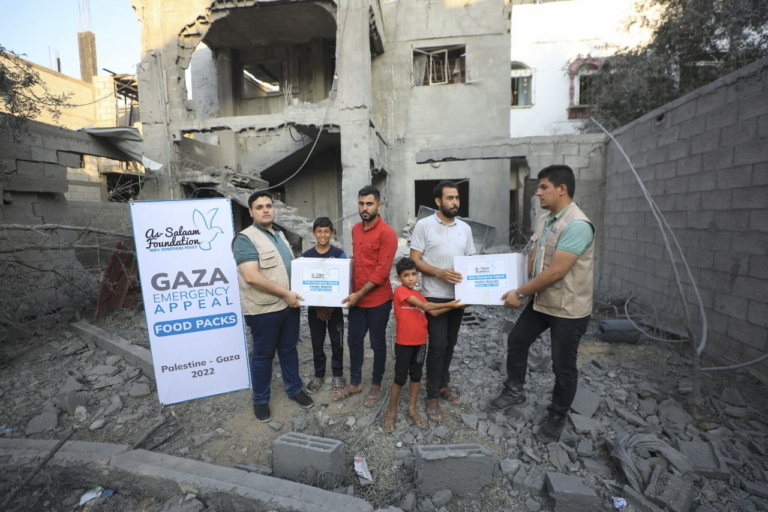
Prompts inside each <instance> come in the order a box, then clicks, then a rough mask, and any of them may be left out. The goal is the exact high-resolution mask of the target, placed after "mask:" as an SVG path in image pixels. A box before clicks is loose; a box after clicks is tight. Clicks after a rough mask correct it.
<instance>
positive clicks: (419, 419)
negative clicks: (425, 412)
mask: <svg viewBox="0 0 768 512" xmlns="http://www.w3.org/2000/svg"><path fill="white" fill-rule="evenodd" d="M408 417H409V418H411V421H412V422H413V424H414V425H416V427H417V428H423V427H424V425H426V424H427V419H426V418H425V417H424V416H422V415H421V414H419V413H418V412H414V413H413V414H411V413H408Z"/></svg>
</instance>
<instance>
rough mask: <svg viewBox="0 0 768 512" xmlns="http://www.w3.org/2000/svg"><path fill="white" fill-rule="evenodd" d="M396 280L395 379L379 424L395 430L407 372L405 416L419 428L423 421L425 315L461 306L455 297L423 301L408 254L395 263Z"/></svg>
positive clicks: (414, 264)
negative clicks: (420, 398) (421, 387)
mask: <svg viewBox="0 0 768 512" xmlns="http://www.w3.org/2000/svg"><path fill="white" fill-rule="evenodd" d="M395 270H396V271H397V280H398V281H400V282H401V283H402V285H401V286H398V287H397V289H396V290H395V299H394V303H395V322H396V323H397V330H396V335H395V383H394V384H392V391H391V392H390V401H389V411H388V412H387V414H386V416H384V422H383V425H382V428H383V429H384V431H385V432H392V431H393V430H395V420H396V419H397V401H398V400H399V399H400V392H401V391H402V389H403V386H404V385H405V381H406V380H407V379H408V376H410V377H411V396H410V401H409V402H408V416H409V417H410V418H411V421H413V423H414V424H415V425H416V426H417V427H419V428H421V427H423V426H424V425H426V424H427V420H426V418H424V417H423V416H422V415H420V414H419V413H418V411H416V400H417V398H418V396H419V385H420V382H421V375H422V370H423V367H424V356H425V355H426V353H427V317H426V315H425V314H424V313H425V312H426V313H429V314H430V315H433V316H437V315H442V314H443V313H446V312H447V311H450V310H451V309H456V308H464V307H466V306H465V305H464V304H461V303H460V302H459V301H458V300H454V301H451V302H445V303H433V302H427V300H426V299H425V298H424V297H423V296H422V295H421V293H419V291H418V290H416V289H415V288H416V282H417V281H418V280H419V273H418V271H417V270H416V263H415V262H414V261H413V260H412V259H411V258H403V259H401V260H400V261H398V262H397V265H395Z"/></svg>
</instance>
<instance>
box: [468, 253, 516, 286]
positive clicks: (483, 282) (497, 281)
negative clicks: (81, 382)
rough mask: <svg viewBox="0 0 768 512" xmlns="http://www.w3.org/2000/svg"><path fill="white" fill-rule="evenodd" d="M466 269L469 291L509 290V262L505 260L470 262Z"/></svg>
mask: <svg viewBox="0 0 768 512" xmlns="http://www.w3.org/2000/svg"><path fill="white" fill-rule="evenodd" d="M466 265H467V267H466V273H465V274H464V275H466V276H467V290H470V291H488V290H495V289H497V290H504V291H507V290H508V288H509V287H508V286H507V262H506V261H505V260H503V259H498V260H496V259H493V260H491V259H488V260H481V261H468V262H467V264H466Z"/></svg>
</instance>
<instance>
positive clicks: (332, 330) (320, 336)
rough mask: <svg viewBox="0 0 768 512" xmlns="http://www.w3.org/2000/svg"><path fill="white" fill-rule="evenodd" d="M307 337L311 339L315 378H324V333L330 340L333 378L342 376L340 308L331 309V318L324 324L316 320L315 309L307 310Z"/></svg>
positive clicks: (342, 352) (341, 323) (342, 330)
mask: <svg viewBox="0 0 768 512" xmlns="http://www.w3.org/2000/svg"><path fill="white" fill-rule="evenodd" d="M307 323H308V324H309V335H310V337H311V338H312V359H313V360H314V362H315V377H317V378H320V379H321V378H323V377H325V366H326V359H325V350H324V349H323V345H325V333H326V331H327V332H328V336H329V337H330V338H331V371H332V372H333V376H334V377H341V376H343V375H344V315H343V314H342V312H341V308H333V313H332V314H331V318H330V319H329V320H328V321H327V322H324V321H322V320H320V319H319V318H317V309H316V308H312V307H310V308H307Z"/></svg>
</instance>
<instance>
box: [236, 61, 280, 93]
mask: <svg viewBox="0 0 768 512" xmlns="http://www.w3.org/2000/svg"><path fill="white" fill-rule="evenodd" d="M282 79H283V63H282V62H280V61H269V62H257V63H255V64H246V65H245V66H243V97H244V98H260V97H264V96H271V95H278V94H280V82H281V81H282Z"/></svg>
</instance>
